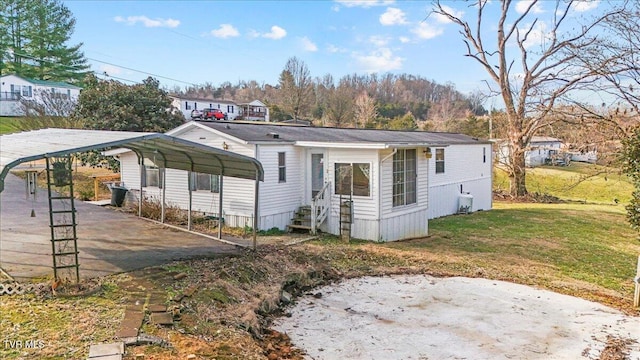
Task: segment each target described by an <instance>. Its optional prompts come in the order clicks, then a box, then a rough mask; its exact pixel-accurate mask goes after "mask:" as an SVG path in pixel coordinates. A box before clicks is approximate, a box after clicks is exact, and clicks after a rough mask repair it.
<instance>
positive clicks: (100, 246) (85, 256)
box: [0, 174, 238, 279]
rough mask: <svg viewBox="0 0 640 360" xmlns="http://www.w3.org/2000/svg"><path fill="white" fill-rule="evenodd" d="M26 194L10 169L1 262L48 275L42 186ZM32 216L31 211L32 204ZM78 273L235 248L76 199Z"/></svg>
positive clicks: (0, 216)
mask: <svg viewBox="0 0 640 360" xmlns="http://www.w3.org/2000/svg"><path fill="white" fill-rule="evenodd" d="M37 195H38V196H37V201H36V202H35V203H32V201H31V200H30V199H29V200H27V199H26V198H25V184H24V180H22V179H21V178H19V177H17V176H15V175H11V174H9V175H8V176H7V178H6V179H5V189H4V191H3V192H2V193H0V267H1V268H2V269H3V270H4V271H6V272H7V273H9V274H10V275H11V276H13V277H14V278H16V279H28V278H33V277H41V276H46V275H52V274H53V270H52V268H51V267H52V257H51V242H50V230H49V208H48V200H47V191H46V189H39V190H38V194H37ZM32 208H33V209H34V210H35V213H36V217H30V214H31V209H32ZM76 209H77V222H78V227H77V230H78V249H79V251H80V255H79V262H80V276H81V277H83V278H90V277H96V276H102V275H107V274H112V273H118V272H123V271H129V270H133V269H139V268H142V267H147V266H153V265H159V264H163V263H166V262H168V261H171V260H177V259H183V258H188V257H195V256H215V255H221V254H223V255H224V254H226V255H228V254H234V253H237V252H238V248H236V247H235V246H232V245H227V244H224V243H221V242H218V241H215V240H211V239H208V238H204V237H201V236H197V235H193V234H190V233H186V232H182V231H178V230H173V229H170V228H166V227H163V226H161V225H158V224H155V223H151V222H148V221H145V220H142V219H139V218H137V217H136V216H134V215H131V214H125V213H122V212H120V211H115V210H114V209H110V208H102V207H99V206H96V205H92V204H88V203H84V202H82V201H77V202H76Z"/></svg>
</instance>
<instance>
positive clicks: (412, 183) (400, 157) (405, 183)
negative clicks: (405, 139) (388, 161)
mask: <svg viewBox="0 0 640 360" xmlns="http://www.w3.org/2000/svg"><path fill="white" fill-rule="evenodd" d="M415 202H416V150H415V149H402V150H398V151H397V152H396V153H395V155H393V206H402V205H409V204H414V203H415Z"/></svg>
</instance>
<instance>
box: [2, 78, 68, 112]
mask: <svg viewBox="0 0 640 360" xmlns="http://www.w3.org/2000/svg"><path fill="white" fill-rule="evenodd" d="M80 90H81V89H80V88H79V87H77V86H74V85H71V84H67V83H63V82H55V81H45V80H35V79H27V78H24V77H21V76H18V75H13V74H11V75H4V76H2V77H0V116H24V115H25V111H24V109H25V107H24V104H27V103H30V106H39V107H41V108H42V109H43V110H44V113H45V114H47V115H60V112H68V111H70V110H71V109H73V107H74V106H75V103H76V102H77V100H78V96H80Z"/></svg>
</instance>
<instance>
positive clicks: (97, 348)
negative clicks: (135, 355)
mask: <svg viewBox="0 0 640 360" xmlns="http://www.w3.org/2000/svg"><path fill="white" fill-rule="evenodd" d="M122 354H124V343H123V342H116V343H111V344H94V345H91V346H90V347H89V359H96V358H99V359H101V360H102V359H104V358H105V357H107V356H113V355H120V358H122Z"/></svg>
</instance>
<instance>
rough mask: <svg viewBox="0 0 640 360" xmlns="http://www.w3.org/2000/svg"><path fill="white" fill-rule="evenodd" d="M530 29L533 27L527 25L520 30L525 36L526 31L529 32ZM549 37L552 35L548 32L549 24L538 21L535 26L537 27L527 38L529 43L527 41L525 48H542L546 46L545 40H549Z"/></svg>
mask: <svg viewBox="0 0 640 360" xmlns="http://www.w3.org/2000/svg"><path fill="white" fill-rule="evenodd" d="M530 27H531V24H527V25H525V26H524V27H523V28H521V29H520V32H521V33H522V34H524V33H525V32H526V31H528V30H529V28H530ZM549 35H550V34H549V33H548V32H547V24H546V23H545V22H544V21H538V22H537V23H536V24H535V27H534V28H533V30H531V32H530V33H529V35H528V36H527V41H525V43H524V47H525V48H527V49H528V48H530V47H532V46H541V47H542V46H544V43H545V40H546V39H549Z"/></svg>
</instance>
